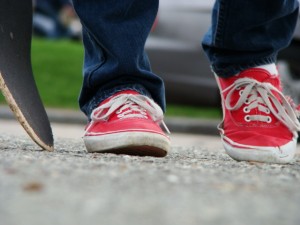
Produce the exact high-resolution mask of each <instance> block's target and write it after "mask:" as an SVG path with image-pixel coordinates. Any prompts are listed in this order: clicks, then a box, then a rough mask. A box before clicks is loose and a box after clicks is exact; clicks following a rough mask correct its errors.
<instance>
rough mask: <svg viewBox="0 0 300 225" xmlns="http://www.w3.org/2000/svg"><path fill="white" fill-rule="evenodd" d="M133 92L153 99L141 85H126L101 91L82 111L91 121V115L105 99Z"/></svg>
mask: <svg viewBox="0 0 300 225" xmlns="http://www.w3.org/2000/svg"><path fill="white" fill-rule="evenodd" d="M125 90H131V91H136V92H138V93H140V94H141V95H144V96H147V97H149V98H152V97H151V95H150V93H149V92H148V91H147V90H146V88H144V87H143V86H142V85H140V84H126V85H119V86H116V87H114V88H111V89H106V90H102V89H100V90H99V91H98V92H97V93H96V94H95V96H94V97H93V98H92V99H91V100H90V101H89V102H88V103H87V104H85V105H84V106H83V107H82V109H81V110H82V111H83V112H84V113H85V114H86V115H87V116H88V119H89V120H90V115H91V113H92V111H93V110H94V109H95V108H96V107H97V106H98V105H99V104H100V103H101V102H103V101H104V100H105V99H107V98H109V97H111V96H112V95H114V94H116V93H117V92H120V91H125Z"/></svg>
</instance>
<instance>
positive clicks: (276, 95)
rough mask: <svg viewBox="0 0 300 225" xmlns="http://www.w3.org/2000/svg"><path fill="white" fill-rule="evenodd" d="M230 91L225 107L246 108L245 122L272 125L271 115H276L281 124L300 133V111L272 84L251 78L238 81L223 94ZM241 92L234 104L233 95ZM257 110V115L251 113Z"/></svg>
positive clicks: (231, 108)
mask: <svg viewBox="0 0 300 225" xmlns="http://www.w3.org/2000/svg"><path fill="white" fill-rule="evenodd" d="M227 91H228V94H227V96H226V99H225V107H226V108H227V109H228V110H230V111H234V110H238V109H240V108H241V107H242V106H244V108H243V111H244V113H245V117H244V119H245V121H247V122H251V121H261V122H266V123H271V122H272V118H271V117H270V114H272V115H274V117H275V118H277V119H278V120H279V121H280V122H282V123H283V124H284V125H285V126H287V127H288V128H289V129H290V130H291V131H299V130H300V123H299V120H298V118H297V117H299V110H298V109H297V106H296V105H295V104H294V103H293V101H292V99H291V98H290V97H285V96H284V95H283V94H282V92H281V91H280V90H278V89H277V88H276V87H274V86H273V85H272V84H271V83H267V82H259V81H257V80H254V79H250V78H241V79H237V80H236V81H235V82H234V83H233V84H232V85H230V86H228V87H227V88H225V89H224V90H223V91H222V93H225V92H227ZM236 91H239V98H238V100H237V101H236V102H235V104H233V105H231V104H232V103H231V102H232V101H231V100H232V96H233V93H235V92H236ZM253 109H256V112H263V113H256V114H253V113H252V114H250V111H251V110H253Z"/></svg>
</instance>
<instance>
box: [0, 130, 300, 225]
mask: <svg viewBox="0 0 300 225" xmlns="http://www.w3.org/2000/svg"><path fill="white" fill-rule="evenodd" d="M299 190H300V157H299V155H297V157H296V161H295V162H294V163H293V164H288V165H276V164H262V163H248V162H236V161H234V160H232V159H231V158H229V157H228V156H227V155H226V154H225V153H224V151H223V150H222V149H207V148H205V149H204V148H202V147H201V146H198V147H188V148H187V147H173V149H172V152H170V154H169V155H168V156H167V157H165V158H151V157H135V156H124V155H123V156H122V155H119V156H117V155H112V154H90V153H87V152H86V151H85V149H84V146H83V144H82V141H81V140H78V139H76V140H75V139H59V140H57V141H56V150H55V152H45V151H41V150H40V148H39V147H37V146H36V145H35V144H33V143H32V142H31V140H29V139H27V138H24V139H22V138H20V137H13V136H1V137H0V225H53V224H55V225H77V224H78V225H79V224H89V225H94V224H95V225H96V224H97V225H99V224H101V225H104V224H110V225H119V224H120V225H126V224H128V225H152V224H153V225H154V224H155V225H156V224H157V225H160V224H161V225H177V224H178V225H179V224H180V225H183V224H184V225H190V224H197V225H199V224H201V225H202V224H215V225H219V224H220V225H221V224H226V225H241V224H243V225H247V224H249V225H250V224H251V225H254V224H255V225H257V224H262V225H267V224H272V225H277V224H278V225H282V224H285V225H289V224H295V225H296V224H297V225H299V224H300V213H299V211H300V192H299Z"/></svg>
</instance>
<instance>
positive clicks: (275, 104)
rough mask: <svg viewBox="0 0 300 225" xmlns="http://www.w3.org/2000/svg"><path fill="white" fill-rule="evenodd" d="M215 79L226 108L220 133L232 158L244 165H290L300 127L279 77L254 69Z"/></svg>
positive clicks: (292, 105) (294, 109) (223, 105)
mask: <svg viewBox="0 0 300 225" xmlns="http://www.w3.org/2000/svg"><path fill="white" fill-rule="evenodd" d="M216 79H217V82H218V85H219V88H220V90H221V97H222V107H223V121H222V123H221V124H220V125H219V130H220V133H221V138H222V142H223V145H224V148H225V150H226V152H227V153H228V154H229V156H231V157H232V158H233V159H236V160H245V161H259V162H269V163H288V162H291V161H292V159H293V157H294V154H295V151H296V144H297V137H298V134H297V131H298V130H299V128H300V124H299V121H298V119H297V111H296V107H295V106H294V104H293V103H292V101H291V100H289V99H288V98H286V97H284V95H283V94H282V92H281V89H282V88H281V84H280V80H279V76H272V75H271V74H270V73H269V72H267V71H266V70H264V69H257V68H255V69H248V70H245V71H244V72H242V73H240V74H239V75H237V76H234V77H230V78H219V77H216Z"/></svg>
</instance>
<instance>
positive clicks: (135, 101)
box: [86, 94, 170, 134]
mask: <svg viewBox="0 0 300 225" xmlns="http://www.w3.org/2000/svg"><path fill="white" fill-rule="evenodd" d="M104 110H107V112H106V113H103V111H104ZM116 110H117V111H116ZM115 111H116V114H117V115H118V116H117V117H118V118H119V119H126V118H145V119H147V118H148V116H147V112H148V114H149V115H150V116H151V119H152V120H153V121H154V122H156V123H157V124H162V126H163V127H164V129H165V131H166V132H167V133H168V134H170V131H169V129H168V128H167V126H166V124H165V123H164V121H163V117H164V114H163V111H162V109H161V108H160V107H159V105H157V104H156V103H155V102H154V101H153V100H151V99H150V98H148V97H146V96H143V95H133V94H120V95H117V96H115V97H113V98H111V99H110V100H109V101H108V102H106V103H105V104H102V105H100V106H99V107H97V108H95V109H94V110H93V112H92V114H91V120H92V121H91V124H90V126H91V125H92V124H93V123H95V122H98V121H106V120H108V118H109V117H110V116H111V115H112V114H113V113H114V112H115ZM90 126H89V127H90ZM89 127H88V128H87V129H86V130H88V129H89Z"/></svg>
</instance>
